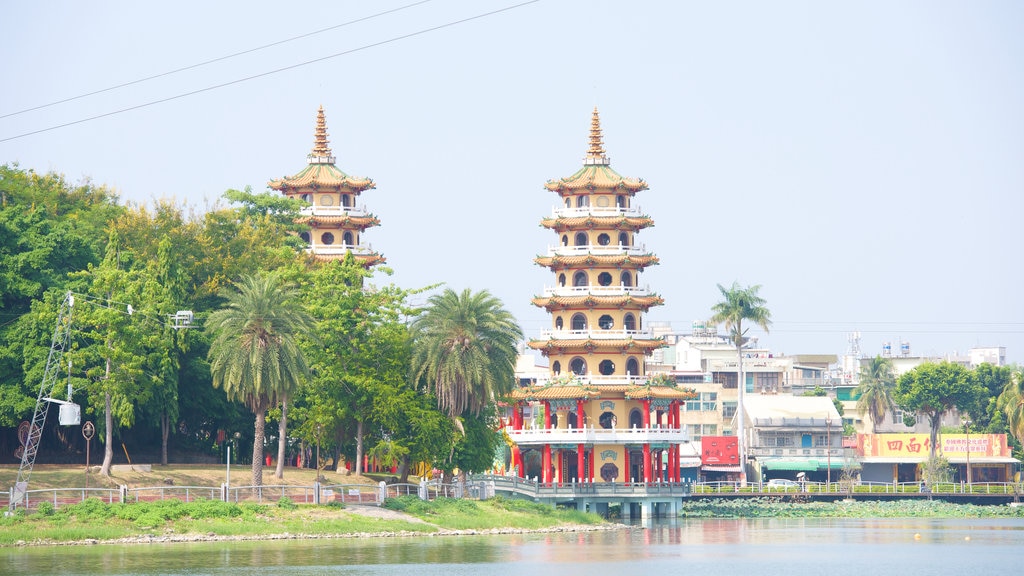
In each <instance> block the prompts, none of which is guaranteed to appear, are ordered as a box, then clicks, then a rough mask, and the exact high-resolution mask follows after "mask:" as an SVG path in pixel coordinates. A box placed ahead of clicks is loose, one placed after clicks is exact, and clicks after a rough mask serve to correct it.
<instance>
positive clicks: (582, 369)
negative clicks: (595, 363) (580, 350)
mask: <svg viewBox="0 0 1024 576" xmlns="http://www.w3.org/2000/svg"><path fill="white" fill-rule="evenodd" d="M569 371H570V372H572V373H573V374H575V375H577V376H586V374H587V361H586V360H584V359H583V358H580V357H579V356H577V357H575V358H573V359H572V360H570V361H569Z"/></svg>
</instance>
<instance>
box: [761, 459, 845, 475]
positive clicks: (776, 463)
mask: <svg viewBox="0 0 1024 576" xmlns="http://www.w3.org/2000/svg"><path fill="white" fill-rule="evenodd" d="M758 462H759V463H760V464H761V468H764V469H765V470H791V471H799V472H816V471H818V470H828V469H829V467H830V466H829V464H831V468H832V469H833V470H841V469H842V468H843V467H844V466H847V465H849V466H851V467H854V468H860V465H859V464H856V463H849V464H848V463H847V462H846V461H845V460H843V459H842V458H836V459H834V460H832V462H829V461H828V460H820V459H817V458H769V459H766V460H758Z"/></svg>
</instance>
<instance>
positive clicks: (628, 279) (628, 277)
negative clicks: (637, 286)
mask: <svg viewBox="0 0 1024 576" xmlns="http://www.w3.org/2000/svg"><path fill="white" fill-rule="evenodd" d="M622 285H623V286H625V287H627V288H629V287H630V286H632V285H633V275H632V274H630V273H629V272H623V273H622Z"/></svg>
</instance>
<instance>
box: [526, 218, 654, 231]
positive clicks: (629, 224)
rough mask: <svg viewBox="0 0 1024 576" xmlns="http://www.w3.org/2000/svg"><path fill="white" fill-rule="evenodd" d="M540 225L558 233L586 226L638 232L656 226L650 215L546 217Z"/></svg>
mask: <svg viewBox="0 0 1024 576" xmlns="http://www.w3.org/2000/svg"><path fill="white" fill-rule="evenodd" d="M540 225H541V226H543V227H545V228H550V229H552V230H554V231H555V232H558V233H562V232H565V231H567V230H578V229H584V228H606V229H611V230H617V231H620V230H621V231H627V232H636V231H638V230H642V229H644V228H648V227H651V226H654V220H651V218H650V217H648V216H574V217H554V218H544V219H543V220H541V221H540Z"/></svg>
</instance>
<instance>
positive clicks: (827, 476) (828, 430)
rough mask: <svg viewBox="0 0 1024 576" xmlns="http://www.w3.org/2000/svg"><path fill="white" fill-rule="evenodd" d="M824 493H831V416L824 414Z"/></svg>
mask: <svg viewBox="0 0 1024 576" xmlns="http://www.w3.org/2000/svg"><path fill="white" fill-rule="evenodd" d="M825 450H826V452H825V462H826V464H825V466H826V467H827V470H826V472H825V491H826V492H831V491H832V415H831V414H825Z"/></svg>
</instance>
